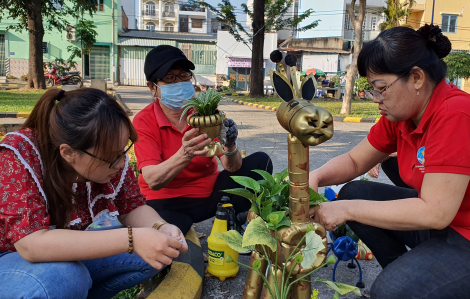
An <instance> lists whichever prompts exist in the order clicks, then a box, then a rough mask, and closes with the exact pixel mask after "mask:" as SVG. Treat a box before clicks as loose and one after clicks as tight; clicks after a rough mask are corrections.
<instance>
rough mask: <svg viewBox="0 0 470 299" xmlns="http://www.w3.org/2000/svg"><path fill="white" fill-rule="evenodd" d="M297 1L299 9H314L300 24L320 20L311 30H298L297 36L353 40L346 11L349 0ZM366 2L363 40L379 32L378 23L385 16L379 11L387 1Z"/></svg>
mask: <svg viewBox="0 0 470 299" xmlns="http://www.w3.org/2000/svg"><path fill="white" fill-rule="evenodd" d="M358 2H359V0H357V1H356V9H355V10H356V12H358V11H359V6H358ZM299 3H300V8H299V9H300V11H305V10H307V9H310V8H311V9H313V11H315V13H313V14H311V15H310V17H309V18H308V19H306V20H304V21H303V22H302V23H301V24H300V26H305V25H306V24H308V23H311V22H313V21H315V20H320V22H319V23H318V26H317V27H316V28H314V29H312V30H308V31H306V32H298V33H297V36H298V38H318V37H342V38H343V39H344V40H351V41H352V40H354V30H353V27H352V24H351V22H350V20H349V15H348V13H347V9H348V8H349V7H350V6H351V0H328V1H311V0H300V2H299ZM366 3H367V6H366V15H365V18H364V27H363V37H364V41H369V40H372V39H374V38H376V37H377V35H378V34H379V33H380V30H379V24H381V23H382V22H383V21H384V20H385V16H384V15H382V14H381V13H380V11H381V10H382V9H383V8H384V7H386V6H387V3H386V1H385V0H367V2H366Z"/></svg>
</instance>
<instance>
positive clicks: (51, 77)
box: [44, 66, 83, 87]
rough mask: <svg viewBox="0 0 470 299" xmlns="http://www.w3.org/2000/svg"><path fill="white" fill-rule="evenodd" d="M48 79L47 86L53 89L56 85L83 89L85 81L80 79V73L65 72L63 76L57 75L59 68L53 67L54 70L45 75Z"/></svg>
mask: <svg viewBox="0 0 470 299" xmlns="http://www.w3.org/2000/svg"><path fill="white" fill-rule="evenodd" d="M44 77H45V79H46V86H47V87H52V86H54V85H78V86H79V87H82V85H83V80H82V78H81V77H80V72H64V73H62V76H60V75H59V74H58V73H57V66H53V67H52V69H51V70H50V71H49V72H47V73H44Z"/></svg>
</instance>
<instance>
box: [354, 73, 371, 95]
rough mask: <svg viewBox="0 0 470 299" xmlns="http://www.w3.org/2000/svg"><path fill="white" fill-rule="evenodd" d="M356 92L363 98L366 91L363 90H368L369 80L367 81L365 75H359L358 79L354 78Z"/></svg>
mask: <svg viewBox="0 0 470 299" xmlns="http://www.w3.org/2000/svg"><path fill="white" fill-rule="evenodd" d="M355 85H356V92H357V93H358V95H359V97H361V98H365V97H366V93H365V90H368V89H369V88H370V85H369V81H367V78H366V77H360V78H359V79H357V80H356V83H355Z"/></svg>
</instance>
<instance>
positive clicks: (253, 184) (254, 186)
mask: <svg viewBox="0 0 470 299" xmlns="http://www.w3.org/2000/svg"><path fill="white" fill-rule="evenodd" d="M231 178H232V179H233V180H234V181H235V182H237V183H238V184H240V185H242V186H243V187H246V188H250V189H251V190H254V191H255V192H256V193H258V192H259V191H260V190H261V186H260V185H259V184H258V182H257V181H255V180H254V179H252V178H250V177H246V176H231Z"/></svg>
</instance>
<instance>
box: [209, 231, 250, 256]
mask: <svg viewBox="0 0 470 299" xmlns="http://www.w3.org/2000/svg"><path fill="white" fill-rule="evenodd" d="M214 237H216V238H220V239H222V240H224V241H225V243H227V245H228V246H230V248H232V249H233V250H235V251H238V252H245V251H247V250H255V246H247V247H243V246H242V242H243V237H242V235H240V233H239V232H237V231H236V230H229V231H228V232H223V233H221V232H216V233H215V234H214Z"/></svg>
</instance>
